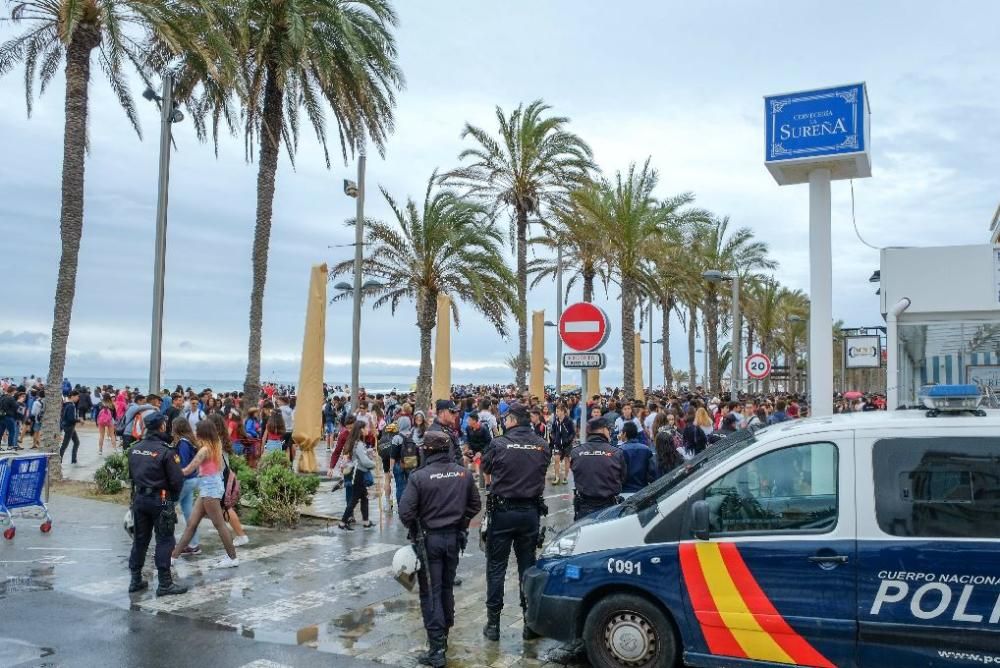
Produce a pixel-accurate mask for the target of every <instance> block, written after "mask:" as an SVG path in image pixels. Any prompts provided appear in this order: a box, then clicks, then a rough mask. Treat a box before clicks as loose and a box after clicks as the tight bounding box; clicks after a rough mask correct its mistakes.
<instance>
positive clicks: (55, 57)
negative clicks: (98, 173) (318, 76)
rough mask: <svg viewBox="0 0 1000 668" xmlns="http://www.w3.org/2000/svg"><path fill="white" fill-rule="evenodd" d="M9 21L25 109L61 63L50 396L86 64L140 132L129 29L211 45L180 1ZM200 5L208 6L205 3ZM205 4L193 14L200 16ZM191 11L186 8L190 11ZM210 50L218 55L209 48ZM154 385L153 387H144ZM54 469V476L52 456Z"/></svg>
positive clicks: (79, 190) (68, 275) (36, 12)
mask: <svg viewBox="0 0 1000 668" xmlns="http://www.w3.org/2000/svg"><path fill="white" fill-rule="evenodd" d="M11 4H12V5H13V8H12V10H11V13H10V22H11V23H13V24H14V25H21V24H24V25H25V26H26V27H27V30H26V31H25V32H24V33H22V34H20V35H18V36H17V37H14V38H13V39H10V40H8V41H6V42H4V43H3V44H0V76H2V75H4V74H7V73H8V72H10V71H11V70H12V69H13V68H14V66H15V65H17V64H18V63H24V70H25V71H24V83H25V91H24V92H25V101H26V104H27V110H28V115H29V116H30V115H31V111H32V104H33V102H34V98H35V82H36V79H37V82H38V92H39V94H42V93H44V92H45V91H46V89H47V88H48V87H49V84H51V82H52V80H53V78H54V77H55V75H56V73H57V72H58V71H59V69H60V66H61V65H62V66H63V69H64V72H65V107H64V108H65V116H64V120H63V163H62V200H61V207H60V214H59V233H60V239H61V241H62V249H61V252H60V257H59V274H58V278H57V280H56V293H55V306H54V308H53V317H52V336H51V340H50V351H49V371H48V376H47V378H48V386H47V387H46V393H47V394H48V396H51V397H58V396H61V394H60V384H61V382H62V377H63V371H64V369H65V364H66V343H67V340H68V338H69V327H70V319H71V316H72V312H73V299H74V296H75V293H76V272H77V265H78V259H79V254H80V240H81V237H82V235H83V211H84V167H85V157H86V152H87V115H88V113H89V105H90V69H91V64H92V59H93V58H94V57H95V56H96V59H97V63H98V65H99V66H100V69H101V71H102V72H103V73H104V75H105V77H106V78H107V80H108V84H109V85H110V86H111V89H112V91H113V92H114V93H115V97H117V98H118V104H119V105H120V106H121V107H122V109H123V111H124V112H125V117H126V118H127V119H128V121H129V123H130V125H131V126H132V128H133V129H134V130H135V132H136V134H137V135H139V137H140V138H141V137H142V132H141V130H140V127H139V117H138V114H137V113H136V109H135V105H134V104H133V101H132V95H131V92H130V90H129V86H128V69H129V68H132V69H134V70H135V71H137V72H138V74H139V76H140V77H141V78H142V79H143V81H144V82H145V83H146V84H147V85H148V84H149V83H150V80H149V74H150V70H151V67H150V61H149V60H148V59H147V54H148V52H149V44H150V42H146V43H143V42H140V41H138V40H137V39H136V38H135V37H134V36H133V35H134V33H136V32H139V31H141V32H143V33H145V34H146V35H147V36H149V38H150V40H151V41H152V40H162V42H163V43H165V44H169V45H170V46H171V48H173V49H175V50H184V49H186V50H188V51H189V52H190V53H199V54H200V56H199V57H200V58H206V57H209V53H211V50H210V49H208V47H207V46H206V41H205V40H203V39H201V37H203V35H204V32H203V31H204V30H205V28H206V25H207V23H206V22H201V23H200V24H197V25H196V24H187V25H186V26H184V27H182V24H181V22H179V21H178V20H177V15H175V14H174V13H173V12H174V10H175V9H177V8H178V7H180V6H182V5H183V3H163V2H142V1H141V0H84V1H82V2H75V1H73V0H19V1H17V2H12V3H11ZM206 11H207V10H206ZM206 11H201V12H198V16H201V17H204V16H206V15H207V14H206ZM191 14H193V13H191ZM214 55H217V54H213V57H214ZM150 389H153V388H150ZM43 429H44V433H45V434H46V435H47V437H48V441H47V443H46V446H47V447H48V448H50V449H55V448H56V447H58V445H59V411H58V410H49V411H46V414H45V417H44V426H43ZM53 465H54V466H55V475H56V477H59V476H60V475H61V467H60V466H59V462H58V461H57V462H54V463H53Z"/></svg>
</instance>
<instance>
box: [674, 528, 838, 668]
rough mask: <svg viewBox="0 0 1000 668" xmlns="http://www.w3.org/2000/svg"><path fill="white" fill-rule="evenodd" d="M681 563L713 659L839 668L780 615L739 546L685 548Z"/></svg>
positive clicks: (706, 545)
mask: <svg viewBox="0 0 1000 668" xmlns="http://www.w3.org/2000/svg"><path fill="white" fill-rule="evenodd" d="M680 560H681V569H682V570H683V572H684V582H685V584H686V586H687V591H688V596H690V598H691V605H692V607H693V608H694V611H695V615H696V616H697V618H698V623H699V624H700V625H701V632H702V634H704V636H705V642H706V643H707V644H708V650H709V651H710V652H711V653H712V654H716V655H719V656H732V657H739V658H746V659H755V660H758V661H772V662H774V663H788V664H795V665H800V666H815V667H816V668H834V665H833V664H832V663H830V662H829V661H828V660H827V659H826V657H824V656H823V655H822V654H820V653H819V652H818V651H817V650H816V648H814V647H813V646H812V645H811V644H809V642H808V641H807V640H806V639H805V638H803V637H802V636H801V635H799V634H798V633H796V632H795V630H794V629H793V628H792V627H791V626H789V624H788V622H786V621H785V618H784V617H782V616H781V614H780V613H779V612H778V611H777V609H775V607H774V605H773V604H772V603H771V601H770V599H768V597H767V595H766V594H765V593H764V591H763V590H762V589H761V588H760V585H759V584H757V580H756V579H754V577H753V574H752V573H751V572H750V569H749V568H747V565H746V563H745V562H744V561H743V557H741V556H740V552H739V550H738V549H737V548H736V545H734V544H732V543H683V544H681V546H680Z"/></svg>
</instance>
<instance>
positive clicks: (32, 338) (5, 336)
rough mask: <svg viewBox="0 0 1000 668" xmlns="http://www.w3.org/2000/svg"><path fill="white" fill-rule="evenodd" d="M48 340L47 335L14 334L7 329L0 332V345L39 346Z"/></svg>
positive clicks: (36, 333)
mask: <svg viewBox="0 0 1000 668" xmlns="http://www.w3.org/2000/svg"><path fill="white" fill-rule="evenodd" d="M48 340H49V337H48V335H47V334H45V333H43V332H14V331H11V330H9V329H8V330H4V331H2V332H0V345H17V346H40V345H42V344H44V343H45V342H47V341H48Z"/></svg>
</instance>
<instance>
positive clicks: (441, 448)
mask: <svg viewBox="0 0 1000 668" xmlns="http://www.w3.org/2000/svg"><path fill="white" fill-rule="evenodd" d="M451 445H452V443H451V439H449V438H448V436H447V434H445V433H443V432H441V431H428V432H427V433H425V434H424V455H425V460H424V465H423V466H421V467H420V468H418V469H417V470H416V471H414V472H413V473H411V474H410V478H409V481H408V482H407V483H406V490H405V491H404V492H403V498H402V499H400V501H399V518H400V520H402V522H403V524H404V525H405V526H406V527H407V528H408V529H409V530H410V536H411V537H412V538H414V540H415V543H416V545H417V554H418V555H419V556H420V561H421V569H420V573H419V577H418V581H419V583H420V612H421V613H422V614H423V618H424V628H425V629H426V630H427V644H428V646H429V650H428V652H427V653H426V654H425V655H423V656H421V657H420V658H419V662H420V663H421V664H423V665H427V666H434V667H435V668H441V667H442V666H444V665H445V652H446V651H447V649H448V630H449V629H450V628H451V627H452V625H454V623H455V595H454V594H453V592H452V587H453V586H454V581H455V573H456V571H457V569H458V553H459V550H460V549H461V548H462V547H464V540H465V536H466V535H467V531H468V528H469V521H470V520H471V519H472V518H473V517H475V516H476V514H477V513H479V509H480V508H481V506H482V503H481V502H480V500H479V491H478V490H477V489H476V486H475V484H474V482H473V479H472V474H471V473H470V472H468V471H466V470H465V467H463V466H462V465H461V464H456V463H455V462H454V461H453V460H452V458H451V453H450V450H451Z"/></svg>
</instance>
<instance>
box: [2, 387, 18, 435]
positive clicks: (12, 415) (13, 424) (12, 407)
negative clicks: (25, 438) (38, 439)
mask: <svg viewBox="0 0 1000 668" xmlns="http://www.w3.org/2000/svg"><path fill="white" fill-rule="evenodd" d="M16 393H17V387H16V386H15V385H14V384H11V385H8V386H7V389H6V391H5V392H4V393H3V396H2V397H0V441H2V440H3V435H4V432H6V433H7V447H8V448H10V449H11V450H19V449H20V448H18V447H17V437H18V436H20V429H19V426H18V424H17V411H18V408H17V397H16Z"/></svg>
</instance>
